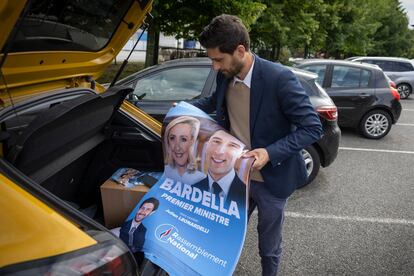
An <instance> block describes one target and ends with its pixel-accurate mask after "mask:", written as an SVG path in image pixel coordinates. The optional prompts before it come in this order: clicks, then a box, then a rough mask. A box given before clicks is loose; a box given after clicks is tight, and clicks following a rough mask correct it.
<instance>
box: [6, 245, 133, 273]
mask: <svg viewBox="0 0 414 276" xmlns="http://www.w3.org/2000/svg"><path fill="white" fill-rule="evenodd" d="M82 252H83V253H81V252H77V253H76V254H75V255H74V254H73V253H72V254H71V253H69V254H64V255H60V256H57V257H51V258H48V259H46V260H44V261H42V262H41V263H40V265H36V266H35V265H30V266H27V265H23V266H22V267H21V268H19V265H15V266H13V267H12V271H13V272H12V271H10V272H12V273H16V272H17V274H18V275H20V274H22V275H44V276H54V275H88V276H94V275H113V276H117V275H120V276H121V275H136V274H137V271H136V265H135V262H134V260H133V259H132V255H131V254H130V253H129V251H128V249H126V248H125V247H121V246H118V245H117V244H109V245H108V244H107V245H105V246H102V244H100V245H98V246H95V247H92V248H86V249H84V250H82ZM42 264H43V265H42ZM6 274H7V270H6Z"/></svg>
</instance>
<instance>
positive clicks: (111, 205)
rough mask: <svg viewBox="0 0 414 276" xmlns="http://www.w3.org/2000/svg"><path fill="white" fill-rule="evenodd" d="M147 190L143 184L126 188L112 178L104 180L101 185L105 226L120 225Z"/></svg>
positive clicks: (113, 226)
mask: <svg viewBox="0 0 414 276" xmlns="http://www.w3.org/2000/svg"><path fill="white" fill-rule="evenodd" d="M148 190H149V188H148V187H147V186H144V185H138V186H134V187H132V188H126V187H125V186H123V185H120V184H118V183H116V182H114V181H112V180H107V181H105V183H104V184H102V186H101V195H102V205H103V211H104V218H105V226H106V227H107V228H109V229H111V228H115V227H119V226H121V224H122V223H123V222H124V220H125V219H126V218H127V217H128V215H129V214H130V213H131V211H132V210H133V209H134V207H135V206H136V205H137V203H138V202H139V201H140V199H141V198H142V197H143V196H144V195H145V193H146V192H147V191H148Z"/></svg>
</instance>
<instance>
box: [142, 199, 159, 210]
mask: <svg viewBox="0 0 414 276" xmlns="http://www.w3.org/2000/svg"><path fill="white" fill-rule="evenodd" d="M145 203H152V204H153V205H154V210H153V211H155V210H157V208H158V205H160V202H159V201H158V199H156V198H155V197H150V198H147V199H146V200H144V202H142V203H141V205H140V206H139V208H141V207H142V205H144V204H145Z"/></svg>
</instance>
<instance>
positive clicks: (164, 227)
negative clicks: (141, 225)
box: [155, 224, 178, 243]
mask: <svg viewBox="0 0 414 276" xmlns="http://www.w3.org/2000/svg"><path fill="white" fill-rule="evenodd" d="M173 232H177V233H178V230H177V228H176V227H175V226H174V225H172V224H161V225H159V226H158V227H157V228H156V229H155V238H156V239H157V240H159V241H160V242H164V243H167V242H168V241H167V239H168V237H169V236H170V235H171V234H172V233H173Z"/></svg>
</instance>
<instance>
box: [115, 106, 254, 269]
mask: <svg viewBox="0 0 414 276" xmlns="http://www.w3.org/2000/svg"><path fill="white" fill-rule="evenodd" d="M162 139H163V147H164V148H163V149H164V163H165V167H164V173H163V175H162V176H161V178H160V179H159V180H158V182H157V183H156V184H155V185H154V186H153V188H152V189H151V190H150V191H149V192H148V193H147V194H146V195H145V196H144V197H143V198H142V199H141V201H140V202H139V203H138V205H137V206H136V207H135V208H134V210H133V211H132V212H131V214H130V215H129V216H128V218H127V219H126V221H125V223H124V224H123V225H122V227H121V229H120V237H121V239H123V240H124V242H125V243H127V244H128V246H129V247H130V248H131V250H132V251H134V252H136V251H143V252H144V253H145V257H146V258H147V259H149V260H150V261H152V262H153V263H155V264H157V265H159V266H160V267H162V268H163V269H164V270H166V271H167V272H168V273H169V274H170V275H231V274H232V273H233V271H234V269H235V268H236V265H237V261H238V259H239V257H240V253H241V250H242V247H243V243H244V239H245V234H246V228H247V204H248V188H247V187H248V183H249V172H250V168H251V164H252V159H251V158H250V159H246V158H243V157H242V154H243V153H244V152H245V151H246V148H245V145H244V144H243V143H242V142H240V141H239V140H238V139H236V138H235V137H233V136H232V135H230V134H229V133H228V132H226V131H225V130H224V129H222V128H221V127H220V126H219V125H218V124H217V123H216V122H215V121H214V120H212V119H211V118H210V117H209V116H208V115H207V114H205V113H204V112H202V111H201V110H199V109H197V108H196V107H194V106H192V105H190V104H187V103H185V102H181V103H179V104H178V105H177V106H176V107H174V108H172V109H171V110H170V111H169V112H168V114H167V116H166V118H165V120H164V124H163V130H162Z"/></svg>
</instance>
